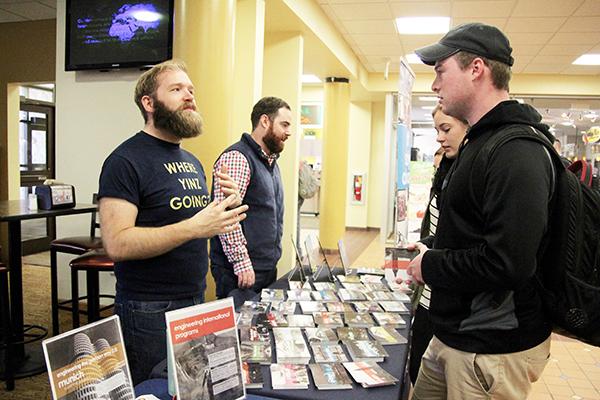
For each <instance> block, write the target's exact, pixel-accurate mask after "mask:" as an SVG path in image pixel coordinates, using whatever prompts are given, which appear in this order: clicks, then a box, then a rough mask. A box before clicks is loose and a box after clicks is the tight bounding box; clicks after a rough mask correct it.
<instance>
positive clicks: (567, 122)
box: [560, 121, 575, 126]
mask: <svg viewBox="0 0 600 400" xmlns="http://www.w3.org/2000/svg"><path fill="white" fill-rule="evenodd" d="M560 124H561V125H562V126H575V125H573V121H564V122H561V123H560Z"/></svg>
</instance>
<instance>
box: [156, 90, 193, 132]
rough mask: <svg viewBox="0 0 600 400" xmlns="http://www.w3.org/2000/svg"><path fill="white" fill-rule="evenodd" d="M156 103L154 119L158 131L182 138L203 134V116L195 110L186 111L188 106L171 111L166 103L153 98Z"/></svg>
mask: <svg viewBox="0 0 600 400" xmlns="http://www.w3.org/2000/svg"><path fill="white" fill-rule="evenodd" d="M152 99H153V101H154V113H153V114H152V118H153V120H154V126H155V127H157V128H158V129H161V130H164V131H167V132H168V133H170V134H172V135H174V136H176V137H178V138H181V139H186V138H193V137H196V136H198V135H201V134H202V126H203V121H202V116H201V115H200V113H198V112H196V111H194V110H184V107H186V106H187V104H184V105H183V106H181V107H179V108H178V109H177V110H169V109H168V108H167V106H166V105H165V103H163V102H162V101H160V100H158V99H157V98H156V97H153V98H152Z"/></svg>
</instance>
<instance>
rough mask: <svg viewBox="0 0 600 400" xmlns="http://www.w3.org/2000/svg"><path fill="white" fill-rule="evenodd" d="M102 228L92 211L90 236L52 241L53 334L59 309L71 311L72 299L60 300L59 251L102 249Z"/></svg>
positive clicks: (96, 202) (69, 252)
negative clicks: (99, 234) (98, 233)
mask: <svg viewBox="0 0 600 400" xmlns="http://www.w3.org/2000/svg"><path fill="white" fill-rule="evenodd" d="M92 203H93V204H98V199H97V194H96V193H94V195H93V197H92ZM98 228H100V224H99V223H98V221H97V215H96V212H92V220H91V224H90V235H89V236H71V237H66V238H60V239H55V240H53V241H52V243H50V286H51V290H50V291H51V297H52V334H53V335H54V336H56V335H58V333H59V331H60V329H59V328H60V327H59V325H60V322H59V317H58V310H59V309H60V310H68V311H71V303H72V301H71V299H68V300H64V301H61V302H60V303H59V302H58V263H57V253H67V254H74V255H78V256H79V255H82V254H84V253H86V252H88V251H91V250H96V249H101V248H102V239H101V238H100V237H97V236H96V229H98Z"/></svg>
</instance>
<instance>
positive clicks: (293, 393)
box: [135, 274, 411, 400]
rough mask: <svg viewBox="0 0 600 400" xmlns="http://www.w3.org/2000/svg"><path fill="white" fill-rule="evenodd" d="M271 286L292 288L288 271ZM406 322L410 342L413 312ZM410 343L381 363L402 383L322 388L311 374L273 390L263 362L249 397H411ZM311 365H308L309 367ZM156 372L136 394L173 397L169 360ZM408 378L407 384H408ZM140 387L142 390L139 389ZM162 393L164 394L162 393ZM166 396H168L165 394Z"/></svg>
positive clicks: (380, 399)
mask: <svg viewBox="0 0 600 400" xmlns="http://www.w3.org/2000/svg"><path fill="white" fill-rule="evenodd" d="M269 288H271V289H284V290H287V289H289V286H288V280H287V274H286V275H284V276H283V277H282V278H279V279H278V280H277V281H276V282H274V283H273V284H272V285H271V286H269ZM255 300H260V295H257V296H256V298H255ZM403 318H404V321H405V322H406V326H405V327H404V329H398V332H399V333H400V334H402V336H404V337H406V338H407V339H408V340H409V344H410V322H411V318H410V316H409V315H404V316H403ZM271 343H272V354H273V359H274V358H275V341H274V340H271ZM409 344H400V345H392V346H385V350H386V351H387V352H388V353H389V357H387V358H386V359H385V361H384V362H382V363H378V364H379V365H380V366H381V367H383V369H385V370H386V371H387V372H388V373H390V374H392V375H393V376H394V377H396V378H397V379H398V383H396V384H395V385H393V386H382V387H376V388H369V389H365V388H363V387H362V386H361V385H359V384H357V383H356V382H353V383H352V390H347V389H346V390H318V389H317V388H316V386H315V384H314V381H313V379H312V375H311V374H310V373H309V374H308V375H309V376H310V378H309V380H310V384H309V388H308V389H293V390H292V389H287V390H281V389H278V390H273V388H272V385H271V372H270V370H269V366H268V365H263V366H262V375H263V387H262V388H261V389H246V392H247V393H248V396H247V397H246V398H247V399H254V400H263V399H298V400H312V399H323V400H330V399H332V398H333V399H338V398H344V399H346V400H366V399H369V398H370V399H377V400H399V399H408V393H409V384H410V380H409V378H408V371H407V368H406V365H407V358H408V349H409ZM307 368H308V367H307ZM153 376H160V377H161V378H162V379H150V380H148V381H145V382H142V383H140V384H139V385H138V386H136V388H135V392H136V396H139V395H141V394H153V395H155V396H157V397H159V398H160V399H161V400H162V399H164V400H171V398H170V397H169V395H168V394H167V379H164V378H165V377H166V376H167V371H166V361H163V362H162V363H161V364H159V365H157V368H155V369H154V371H153ZM405 382H406V384H405ZM138 389H139V391H138ZM161 396H162V397H161ZM165 396H166V397H165Z"/></svg>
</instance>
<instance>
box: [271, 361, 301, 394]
mask: <svg viewBox="0 0 600 400" xmlns="http://www.w3.org/2000/svg"><path fill="white" fill-rule="evenodd" d="M271 384H272V385H273V389H308V373H307V372H306V366H305V365H297V364H271Z"/></svg>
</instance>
